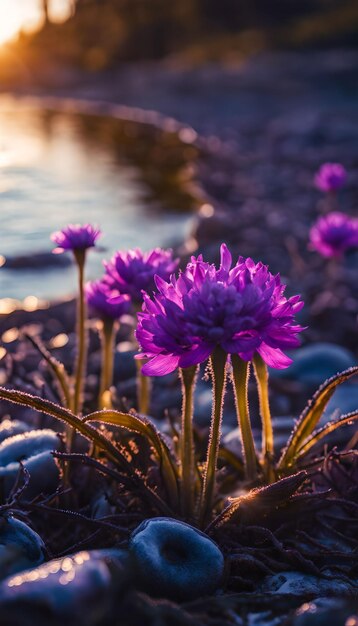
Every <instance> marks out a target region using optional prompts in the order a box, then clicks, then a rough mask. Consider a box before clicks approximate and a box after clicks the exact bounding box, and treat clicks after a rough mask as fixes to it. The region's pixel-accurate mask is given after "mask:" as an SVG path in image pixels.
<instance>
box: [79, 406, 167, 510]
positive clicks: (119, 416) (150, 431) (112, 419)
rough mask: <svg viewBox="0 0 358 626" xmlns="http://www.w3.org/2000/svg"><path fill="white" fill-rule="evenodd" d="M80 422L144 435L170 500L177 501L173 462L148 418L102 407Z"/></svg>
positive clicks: (159, 434) (165, 445)
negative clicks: (161, 469)
mask: <svg viewBox="0 0 358 626" xmlns="http://www.w3.org/2000/svg"><path fill="white" fill-rule="evenodd" d="M82 422H84V423H87V422H101V423H105V424H113V425H115V426H119V427H120V428H125V429H127V430H129V431H131V432H135V433H138V434H139V435H142V436H143V437H145V438H146V439H147V440H148V441H149V443H150V444H151V446H152V447H153V449H154V452H155V455H156V458H157V459H158V461H159V463H160V464H161V465H162V468H163V472H162V476H163V479H164V481H165V482H166V483H167V488H168V492H169V495H170V497H171V500H174V502H173V503H177V502H178V497H179V496H178V484H177V472H176V467H175V464H174V463H173V460H172V457H171V453H170V450H169V448H168V446H167V444H166V443H165V441H164V439H163V437H162V435H161V433H160V432H159V431H158V430H157V429H156V427H155V426H154V424H153V423H152V422H151V421H150V420H149V419H147V418H146V417H142V416H141V417H139V416H137V415H133V414H131V413H121V412H120V411H115V410H107V409H103V410H102V411H95V412H94V413H90V414H89V415H86V416H85V417H83V418H82Z"/></svg>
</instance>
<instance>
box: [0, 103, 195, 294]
mask: <svg viewBox="0 0 358 626" xmlns="http://www.w3.org/2000/svg"><path fill="white" fill-rule="evenodd" d="M136 141H138V138H137V139H136ZM163 209H164V207H163V206H162V207H160V203H159V204H158V203H157V206H153V203H150V206H149V204H148V188H147V185H146V183H145V182H144V176H143V175H142V172H141V168H140V166H137V165H134V164H133V162H132V163H131V162H130V160H128V159H126V158H125V157H124V156H123V155H121V157H119V156H118V153H116V152H115V151H114V150H113V146H112V147H111V146H106V144H105V142H98V144H96V143H95V142H94V141H93V137H92V139H91V140H90V141H88V140H87V139H86V136H85V134H84V133H83V127H81V124H80V122H79V120H78V119H76V116H71V115H66V114H63V113H57V114H53V113H52V114H51V115H49V114H45V113H44V112H43V111H41V110H40V109H36V108H34V107H29V105H27V104H26V103H24V102H22V101H17V100H13V99H9V98H7V97H1V98H0V211H1V243H0V255H1V256H2V257H5V258H6V257H7V258H14V257H17V256H19V255H25V256H27V255H29V258H30V259H31V257H32V256H33V255H35V254H36V253H39V252H40V253H43V252H47V251H51V249H52V244H51V242H50V240H49V236H50V234H51V233H52V232H53V231H54V230H58V229H59V228H61V227H63V226H64V225H66V224H67V223H69V222H74V223H77V222H78V223H85V222H92V223H95V224H98V225H99V226H100V227H101V228H102V230H103V233H104V236H103V237H102V240H101V244H102V247H103V248H104V250H101V251H100V252H94V251H92V252H91V254H89V255H88V258H89V263H88V278H95V277H98V276H100V275H101V272H102V259H103V258H108V257H109V256H110V255H111V254H112V253H113V252H114V251H115V250H117V249H120V248H131V247H136V246H139V247H142V248H143V249H146V250H148V249H150V248H151V247H153V246H157V245H160V246H167V245H171V244H173V243H175V242H179V241H180V240H182V239H183V237H184V236H185V231H186V230H187V228H188V222H189V220H190V215H189V214H188V213H183V212H177V211H175V207H174V210H173V207H170V209H171V210H170V211H164V210H163ZM2 261H3V260H2ZM75 284H76V275H75V271H74V268H73V267H66V268H57V267H55V268H54V267H52V268H50V267H48V268H46V267H44V268H43V269H40V270H39V269H31V268H26V269H21V270H20V269H16V270H14V269H8V268H6V263H5V265H4V266H3V267H1V268H0V298H5V297H10V298H18V299H23V298H25V297H27V296H30V295H33V296H37V297H39V298H46V299H53V298H58V297H62V296H65V295H69V294H71V293H73V292H74V290H75Z"/></svg>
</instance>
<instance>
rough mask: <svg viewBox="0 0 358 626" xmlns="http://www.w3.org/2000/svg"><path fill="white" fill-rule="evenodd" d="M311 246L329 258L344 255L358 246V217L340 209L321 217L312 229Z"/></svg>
mask: <svg viewBox="0 0 358 626" xmlns="http://www.w3.org/2000/svg"><path fill="white" fill-rule="evenodd" d="M310 247H311V248H312V249H314V250H317V252H319V253H320V254H321V255H322V256H324V257H327V258H331V257H336V258H337V257H338V258H339V257H342V256H343V254H344V253H345V252H346V250H348V249H349V248H355V247H358V219H356V218H352V217H349V216H348V215H345V213H339V212H338V211H335V212H332V213H328V215H325V216H323V217H320V218H319V219H318V220H317V222H316V223H315V224H314V226H312V228H311V230H310Z"/></svg>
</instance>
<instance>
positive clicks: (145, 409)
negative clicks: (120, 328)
mask: <svg viewBox="0 0 358 626" xmlns="http://www.w3.org/2000/svg"><path fill="white" fill-rule="evenodd" d="M141 310H142V303H140V302H135V303H134V311H135V313H136V314H137V313H139V312H140V311H141ZM137 345H138V344H137ZM145 362H146V361H145V360H144V361H143V360H141V361H138V360H137V359H136V365H137V405H138V413H141V414H142V415H148V414H149V410H150V399H151V392H152V381H151V378H150V377H149V376H144V375H143V374H142V367H143V365H144V363H145Z"/></svg>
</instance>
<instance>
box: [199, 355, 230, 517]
mask: <svg viewBox="0 0 358 626" xmlns="http://www.w3.org/2000/svg"><path fill="white" fill-rule="evenodd" d="M226 361H227V354H226V352H224V350H223V349H222V348H220V347H219V346H218V347H217V348H215V350H214V352H213V354H212V355H211V359H210V364H211V372H212V379H213V410H212V416H211V426H210V436H209V445H208V451H207V460H206V469H205V474H204V482H203V490H202V494H201V506H200V522H201V525H203V526H204V525H205V524H206V521H207V519H208V517H209V516H210V513H211V511H212V507H213V499H214V490H215V477H216V465H217V458H218V452H219V443H220V435H221V421H222V413H223V400H224V393H225V383H226Z"/></svg>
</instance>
